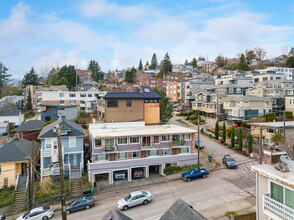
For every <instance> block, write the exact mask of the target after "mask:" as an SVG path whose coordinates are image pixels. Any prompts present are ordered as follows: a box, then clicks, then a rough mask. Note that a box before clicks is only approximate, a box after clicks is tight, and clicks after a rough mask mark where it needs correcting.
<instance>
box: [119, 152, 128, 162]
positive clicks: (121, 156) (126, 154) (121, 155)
mask: <svg viewBox="0 0 294 220" xmlns="http://www.w3.org/2000/svg"><path fill="white" fill-rule="evenodd" d="M127 158H128V153H127V152H122V153H118V159H119V160H123V159H127Z"/></svg>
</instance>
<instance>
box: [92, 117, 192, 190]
mask: <svg viewBox="0 0 294 220" xmlns="http://www.w3.org/2000/svg"><path fill="white" fill-rule="evenodd" d="M89 141H90V145H91V146H92V147H91V148H92V156H91V157H92V160H91V162H89V163H88V178H89V182H90V183H91V184H92V186H94V184H95V183H96V184H99V180H100V179H101V176H103V177H105V176H107V180H108V181H109V184H111V185H112V184H114V181H115V180H114V175H115V174H116V173H125V175H126V179H127V180H128V181H131V180H132V179H133V174H134V171H135V170H141V171H143V173H144V177H145V178H148V177H149V176H150V175H151V174H163V171H164V168H165V167H167V166H176V165H177V166H185V165H191V164H197V154H196V153H193V149H194V146H195V130H193V129H188V128H185V127H181V126H176V125H149V126H146V125H145V123H144V122H127V123H97V124H90V125H89Z"/></svg>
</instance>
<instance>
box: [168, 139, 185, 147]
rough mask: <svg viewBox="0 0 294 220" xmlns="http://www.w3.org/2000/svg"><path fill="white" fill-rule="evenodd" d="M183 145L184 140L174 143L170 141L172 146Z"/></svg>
mask: <svg viewBox="0 0 294 220" xmlns="http://www.w3.org/2000/svg"><path fill="white" fill-rule="evenodd" d="M184 144H185V141H184V140H175V141H172V143H171V145H172V146H182V145H184Z"/></svg>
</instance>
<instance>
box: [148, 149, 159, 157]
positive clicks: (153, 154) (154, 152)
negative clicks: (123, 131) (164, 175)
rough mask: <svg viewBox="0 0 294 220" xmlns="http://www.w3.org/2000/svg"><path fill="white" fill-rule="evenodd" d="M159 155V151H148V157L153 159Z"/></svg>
mask: <svg viewBox="0 0 294 220" xmlns="http://www.w3.org/2000/svg"><path fill="white" fill-rule="evenodd" d="M158 155H159V150H150V151H148V157H154V156H158Z"/></svg>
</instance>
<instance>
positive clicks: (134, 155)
mask: <svg viewBox="0 0 294 220" xmlns="http://www.w3.org/2000/svg"><path fill="white" fill-rule="evenodd" d="M137 157H139V151H132V152H130V158H137Z"/></svg>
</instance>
